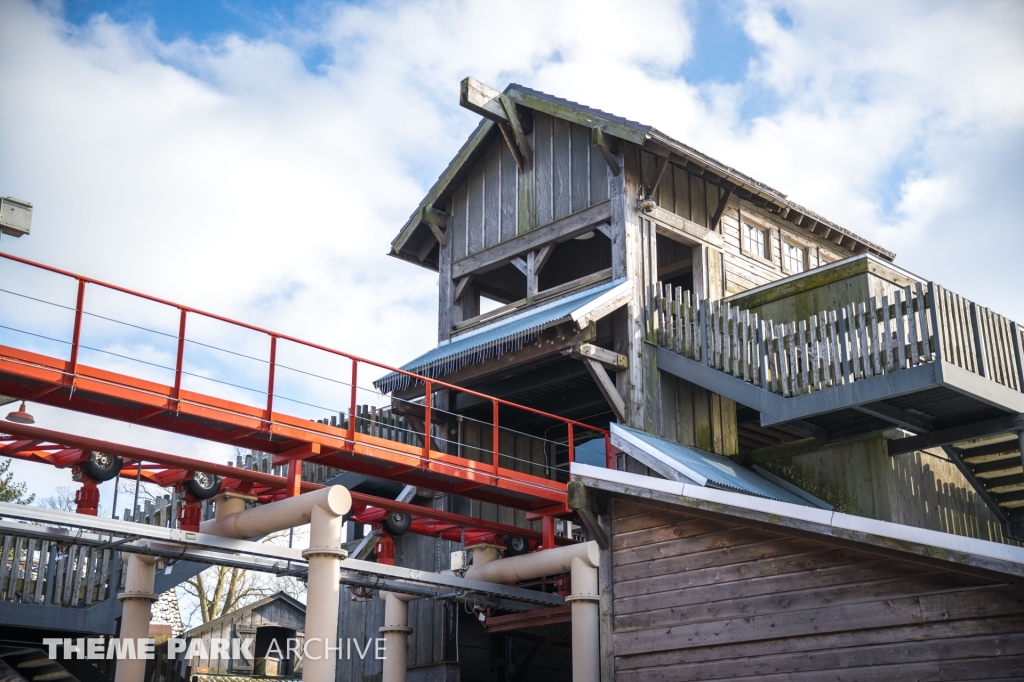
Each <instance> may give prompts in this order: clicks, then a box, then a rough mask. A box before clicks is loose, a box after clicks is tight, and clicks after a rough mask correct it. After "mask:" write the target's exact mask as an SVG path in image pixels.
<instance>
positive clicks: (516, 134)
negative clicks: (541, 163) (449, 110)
mask: <svg viewBox="0 0 1024 682" xmlns="http://www.w3.org/2000/svg"><path fill="white" fill-rule="evenodd" d="M459 106H461V107H463V108H464V109H469V110H470V111H472V112H475V113H477V114H480V115H481V116H483V117H484V118H486V119H489V120H491V121H494V122H495V123H497V124H498V129H499V130H500V131H501V136H502V137H503V138H505V143H506V144H507V145H508V148H509V150H510V151H511V152H512V157H513V158H514V159H515V161H516V165H517V166H519V170H520V171H522V170H524V169H525V168H526V167H528V166H531V165H532V164H533V152H532V150H531V149H530V143H529V141H528V140H527V139H526V135H525V133H524V132H523V127H522V125H521V124H520V122H519V116H518V114H516V111H515V104H514V103H512V101H511V100H509V99H508V98H507V97H505V96H504V95H502V94H501V93H500V92H498V91H497V90H495V89H494V88H492V87H490V86H489V85H486V84H484V83H481V82H480V81H478V80H476V79H475V78H464V79H463V80H462V85H461V87H460V89H459Z"/></svg>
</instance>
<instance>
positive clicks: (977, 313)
mask: <svg viewBox="0 0 1024 682" xmlns="http://www.w3.org/2000/svg"><path fill="white" fill-rule="evenodd" d="M653 293H654V295H653V296H652V297H651V305H650V306H649V307H648V310H647V315H646V318H647V319H646V330H647V338H648V340H649V341H651V342H652V343H655V344H657V345H659V346H662V347H665V348H668V349H670V350H673V351H675V352H677V353H680V354H682V355H685V356H686V357H688V358H691V359H693V360H696V361H698V362H704V363H705V364H707V365H708V366H710V367H713V368H715V369H718V370H721V371H723V372H726V373H728V374H731V375H732V376H734V377H736V378H738V379H742V380H743V381H745V382H747V383H751V384H755V385H760V386H761V387H763V388H765V389H766V390H770V391H772V392H773V393H778V394H781V395H783V396H786V397H788V396H795V395H803V394H807V393H811V392H813V391H820V390H823V389H826V388H830V387H833V386H838V385H842V384H849V383H851V382H854V381H858V380H861V379H865V378H870V377H873V376H878V375H882V374H890V373H892V372H897V371H900V370H903V369H908V368H910V367H914V366H917V365H920V364H923V363H928V362H932V361H934V360H935V359H936V358H937V357H941V358H942V359H943V360H945V361H946V362H949V363H951V364H955V365H957V366H959V367H962V368H963V369H966V370H968V371H971V372H974V373H976V374H979V375H980V376H984V377H986V378H988V379H991V380H992V381H996V382H998V383H1000V384H1002V385H1004V386H1006V387H1008V388H1011V389H1014V390H1018V391H1019V390H1021V387H1022V386H1024V377H1022V372H1024V369H1022V364H1021V347H1022V336H1021V327H1020V326H1019V325H1017V324H1016V323H1014V322H1011V321H1010V320H1009V319H1007V318H1005V317H1003V316H1001V315H998V314H996V313H993V312H992V311H991V310H988V309H987V308H982V307H981V306H978V305H976V304H975V303H972V302H970V301H968V300H966V299H964V298H962V297H960V296H958V295H956V294H953V293H952V292H949V291H947V290H946V289H944V288H942V287H940V286H938V285H936V284H934V283H928V284H927V285H923V284H921V283H917V284H916V285H914V286H912V287H911V286H907V287H904V288H903V289H900V290H896V291H895V292H894V293H893V294H892V297H891V299H890V297H889V296H883V297H882V298H881V300H880V301H878V300H877V299H876V298H875V297H872V298H870V299H869V300H868V301H866V302H860V303H850V304H848V305H846V306H843V307H840V308H837V309H835V310H827V311H822V312H819V313H817V314H815V315H811V316H810V317H808V318H806V319H803V320H799V321H796V322H789V323H787V324H776V323H774V322H773V321H772V320H765V319H761V318H759V317H758V315H757V313H752V312H750V311H749V310H741V309H739V308H736V307H733V306H731V305H730V303H728V302H723V301H706V300H702V301H699V302H695V301H693V300H692V299H691V296H690V292H689V291H683V290H682V289H681V288H679V287H677V288H675V290H672V289H671V288H666V287H664V286H663V284H662V283H660V282H659V283H658V284H657V287H656V290H655V292H653ZM933 302H937V303H938V305H935V304H934V303H933ZM936 329H938V330H939V334H938V339H937V337H936V333H935V330H936ZM940 344H941V345H940Z"/></svg>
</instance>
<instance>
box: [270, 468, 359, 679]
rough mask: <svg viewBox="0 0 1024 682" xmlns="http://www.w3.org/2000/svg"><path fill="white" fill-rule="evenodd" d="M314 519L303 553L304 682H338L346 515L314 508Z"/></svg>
mask: <svg viewBox="0 0 1024 682" xmlns="http://www.w3.org/2000/svg"><path fill="white" fill-rule="evenodd" d="M335 487H337V488H340V489H341V490H344V491H345V495H346V498H348V491H347V490H345V489H344V488H342V487H341V486H335ZM317 492H320V491H317ZM291 499H297V498H291ZM348 499H351V498H348ZM274 504H278V503H277V502H275V503H274ZM268 506H270V505H268ZM310 516H311V521H310V526H309V549H307V550H305V551H303V552H302V556H303V557H304V558H305V559H306V561H308V562H309V578H308V581H307V587H308V589H307V592H306V595H307V596H306V642H308V643H309V645H308V647H307V651H306V654H307V655H306V656H305V658H304V659H303V664H302V682H335V679H334V677H335V669H336V665H337V662H338V651H337V650H336V649H335V648H334V647H336V646H338V600H339V599H340V598H341V586H340V581H341V560H342V559H343V558H344V557H345V556H346V553H345V551H344V550H343V549H341V531H342V527H343V523H342V516H341V514H337V515H336V514H334V512H333V511H331V510H328V509H324V508H323V507H319V506H316V507H313V509H312V510H311V511H310ZM328 644H329V645H330V649H328V648H327V645H328Z"/></svg>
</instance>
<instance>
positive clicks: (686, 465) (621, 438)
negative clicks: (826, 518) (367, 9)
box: [611, 424, 812, 506]
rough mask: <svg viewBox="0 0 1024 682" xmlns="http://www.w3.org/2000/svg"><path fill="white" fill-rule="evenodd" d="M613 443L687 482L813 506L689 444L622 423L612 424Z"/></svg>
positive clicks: (749, 470) (776, 485)
mask: <svg viewBox="0 0 1024 682" xmlns="http://www.w3.org/2000/svg"><path fill="white" fill-rule="evenodd" d="M611 432H612V444H613V445H615V446H616V447H623V448H624V447H628V446H632V447H634V448H640V449H642V450H643V451H644V452H646V453H647V454H648V455H649V456H651V457H654V458H656V459H658V460H659V461H661V462H662V463H664V464H665V465H667V466H669V467H671V468H672V469H673V470H674V471H676V472H678V473H679V474H681V475H682V476H683V477H684V478H685V479H686V481H687V482H690V481H692V482H693V483H696V484H697V485H700V486H712V487H716V488H725V489H726V490H733V491H737V492H741V493H748V494H750V495H757V496H758V497H766V498H768V499H770V500H778V501H779V502H790V503H792V504H800V505H804V506H812V505H811V504H810V503H809V501H808V498H805V497H802V496H800V495H798V494H796V493H795V492H792V491H790V490H787V489H786V488H784V487H783V486H782V485H779V484H777V483H774V482H772V481H770V480H768V479H767V478H765V477H764V476H762V475H761V474H759V473H757V472H756V471H752V470H751V469H748V468H746V467H744V466H742V465H741V464H739V463H737V462H735V461H734V460H732V459H730V458H728V457H724V456H722V455H718V454H715V453H713V452H707V451H706V450H701V449H699V448H695V447H692V446H689V445H683V444H681V443H675V442H673V441H670V440H665V439H664V438H658V437H657V436H652V435H651V434H649V433H647V432H646V431H640V430H638V429H631V428H629V427H626V426H622V425H620V424H612V425H611Z"/></svg>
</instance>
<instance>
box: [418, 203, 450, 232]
mask: <svg viewBox="0 0 1024 682" xmlns="http://www.w3.org/2000/svg"><path fill="white" fill-rule="evenodd" d="M423 222H425V223H426V224H427V225H434V226H436V227H440V228H441V229H442V230H447V229H448V214H447V213H445V212H444V211H439V210H437V209H436V208H434V207H433V206H424V207H423Z"/></svg>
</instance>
